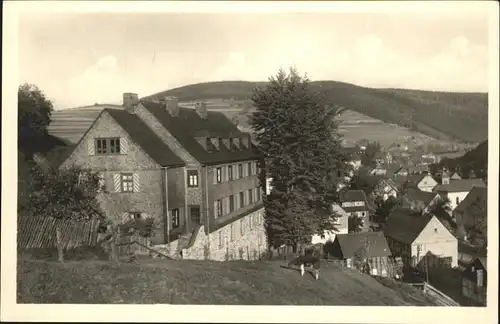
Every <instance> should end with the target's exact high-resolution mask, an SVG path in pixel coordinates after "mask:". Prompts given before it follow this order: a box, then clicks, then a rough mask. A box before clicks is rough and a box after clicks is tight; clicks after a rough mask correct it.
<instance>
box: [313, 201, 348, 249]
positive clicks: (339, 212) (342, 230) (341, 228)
mask: <svg viewBox="0 0 500 324" xmlns="http://www.w3.org/2000/svg"><path fill="white" fill-rule="evenodd" d="M331 212H332V214H334V215H335V216H336V217H335V218H334V224H335V230H331V231H325V232H324V234H323V235H318V234H314V235H313V236H312V239H311V243H312V244H319V243H321V244H325V243H326V242H333V241H335V237H336V235H338V234H347V233H348V230H349V229H348V217H349V215H348V214H347V213H346V211H345V210H344V209H342V207H340V206H339V205H338V204H332V206H331Z"/></svg>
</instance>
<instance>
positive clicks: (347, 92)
mask: <svg viewBox="0 0 500 324" xmlns="http://www.w3.org/2000/svg"><path fill="white" fill-rule="evenodd" d="M264 84H265V83H264V82H246V81H222V82H209V83H200V84H194V85H189V86H184V87H180V88H176V89H171V90H167V91H163V92H160V93H157V94H154V95H150V96H147V97H146V98H161V97H164V96H177V97H178V98H179V99H180V100H181V101H186V100H196V99H216V98H217V99H230V98H232V99H235V100H250V97H251V94H252V90H253V89H254V88H255V87H256V86H261V85H264ZM312 85H313V87H315V88H316V89H321V90H323V91H325V92H326V93H327V95H328V97H329V98H330V99H331V100H332V102H334V103H336V104H338V105H340V106H343V107H345V108H347V109H350V110H354V111H357V112H359V113H362V114H365V115H367V116H370V117H372V118H376V119H380V120H382V121H384V122H387V123H391V124H397V125H400V126H404V127H408V128H411V129H412V130H415V131H418V132H421V133H424V134H427V135H429V136H431V137H434V138H438V139H444V140H449V139H455V140H459V141H463V142H480V141H482V140H484V139H486V138H487V134H488V95H487V94H486V93H452V92H432V91H420V90H400V89H371V88H364V87H359V86H356V85H352V84H348V83H342V82H336V81H315V82H312Z"/></svg>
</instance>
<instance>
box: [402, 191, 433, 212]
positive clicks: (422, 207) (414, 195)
mask: <svg viewBox="0 0 500 324" xmlns="http://www.w3.org/2000/svg"><path fill="white" fill-rule="evenodd" d="M440 200H442V198H441V196H440V195H439V194H438V193H435V192H426V191H420V190H418V189H417V188H407V189H406V190H405V191H404V193H403V204H404V205H405V207H407V208H409V209H410V210H412V211H420V212H422V213H427V212H429V211H430V210H431V209H432V208H433V207H434V206H436V205H437V204H438V203H439V201H440Z"/></svg>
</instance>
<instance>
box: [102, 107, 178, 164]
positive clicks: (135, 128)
mask: <svg viewBox="0 0 500 324" xmlns="http://www.w3.org/2000/svg"><path fill="white" fill-rule="evenodd" d="M104 111H105V112H107V113H108V114H109V115H110V116H111V117H112V118H113V119H114V120H115V121H116V122H117V123H118V124H119V125H120V126H121V127H122V128H123V129H124V130H125V131H126V132H127V133H128V134H129V136H130V138H131V139H132V141H134V142H135V143H136V144H137V145H138V146H140V147H141V148H142V149H143V150H144V152H146V154H147V155H149V156H150V157H151V158H152V159H153V160H154V161H155V162H156V163H158V164H159V165H161V166H181V165H184V161H183V160H182V159H181V158H179V157H178V156H177V155H176V154H175V153H174V152H173V151H172V150H171V149H170V148H169V147H168V146H167V145H166V144H165V143H164V142H163V141H162V140H161V139H160V138H159V137H158V136H157V135H156V134H155V133H154V132H153V131H152V130H151V129H150V128H149V127H148V126H147V125H146V124H145V123H144V122H143V121H142V120H141V119H140V118H139V117H137V116H135V115H133V114H130V113H128V112H126V111H124V110H118V109H105V110H104Z"/></svg>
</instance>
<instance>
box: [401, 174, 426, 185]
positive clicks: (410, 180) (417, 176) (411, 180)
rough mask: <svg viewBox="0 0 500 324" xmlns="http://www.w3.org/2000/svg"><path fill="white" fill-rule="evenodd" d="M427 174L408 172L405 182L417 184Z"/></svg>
mask: <svg viewBox="0 0 500 324" xmlns="http://www.w3.org/2000/svg"><path fill="white" fill-rule="evenodd" d="M426 176H427V174H410V175H408V177H406V182H407V183H408V184H411V185H415V186H416V185H418V184H419V183H420V181H422V180H423V179H424V178H425V177H426Z"/></svg>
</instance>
